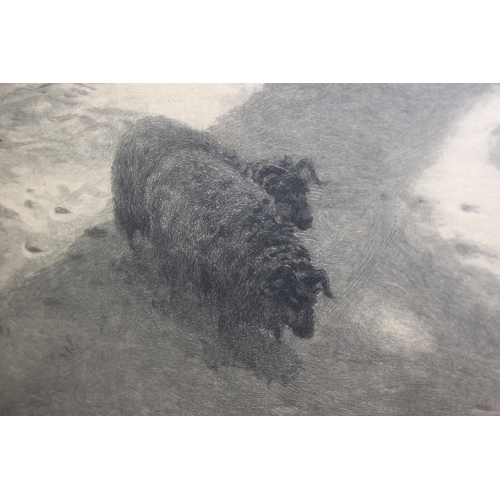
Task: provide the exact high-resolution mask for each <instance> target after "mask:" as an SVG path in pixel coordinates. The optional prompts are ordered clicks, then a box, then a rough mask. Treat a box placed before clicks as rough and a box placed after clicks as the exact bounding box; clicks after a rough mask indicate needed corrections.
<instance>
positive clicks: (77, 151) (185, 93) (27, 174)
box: [0, 84, 260, 288]
mask: <svg viewBox="0 0 500 500" xmlns="http://www.w3.org/2000/svg"><path fill="white" fill-rule="evenodd" d="M258 88H260V85H259V84H206V85H202V84H192V85H180V84H171V85H163V84H155V85H141V84H98V85H78V84H53V85H52V84H43V85H37V84H26V85H24V84H20V85H16V84H8V85H7V84H4V85H2V86H0V140H1V141H0V288H2V287H4V286H5V284H6V283H8V281H9V279H10V278H11V277H12V276H13V275H14V274H15V273H16V271H18V270H19V269H21V268H24V269H25V270H26V271H28V272H32V271H34V270H36V269H39V268H40V267H43V266H45V265H48V264H50V263H52V262H55V260H57V258H58V257H59V256H60V255H61V253H62V252H63V251H64V250H65V249H66V248H68V246H69V245H70V244H71V243H72V242H73V241H74V239H75V238H76V237H77V236H78V235H79V234H81V233H82V232H83V231H84V230H85V228H87V227H88V226H89V225H91V224H96V223H98V222H99V220H100V219H103V218H104V219H109V218H110V214H111V186H110V169H111V163H112V160H113V153H114V150H115V147H116V144H117V141H118V139H119V137H120V134H121V132H122V131H123V129H124V126H125V124H126V122H127V121H131V120H135V119H137V118H138V117H140V116H141V115H144V114H151V113H155V114H163V115H166V116H169V117H170V118H174V119H178V120H181V121H183V122H185V123H188V124H189V125H191V126H193V127H195V128H200V129H202V128H206V127H208V126H210V125H211V124H213V122H214V121H215V120H216V119H217V117H218V116H220V115H222V114H224V113H226V112H227V111H229V110H230V109H231V108H232V107H234V106H236V105H238V104H240V103H242V102H243V101H244V100H245V99H246V98H248V96H249V95H251V94H252V93H253V92H254V91H255V90H257V89H258Z"/></svg>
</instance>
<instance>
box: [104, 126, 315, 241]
mask: <svg viewBox="0 0 500 500" xmlns="http://www.w3.org/2000/svg"><path fill="white" fill-rule="evenodd" d="M138 145H140V147H138ZM190 147H196V148H197V149H203V150H204V151H206V152H207V153H212V154H215V155H217V157H218V158H220V159H221V161H223V162H224V163H227V164H228V165H229V166H230V167H231V168H233V169H235V170H237V171H238V172H240V173H241V174H242V175H244V176H246V177H248V178H250V179H252V180H253V181H254V182H255V183H256V184H258V185H259V186H261V187H262V188H263V189H264V191H266V192H267V193H268V194H269V195H270V196H271V197H272V198H273V199H274V201H275V203H276V208H277V210H278V216H279V218H280V220H281V221H282V222H290V223H292V224H294V225H295V226H296V227H297V228H299V229H302V230H305V229H308V228H310V227H311V225H312V222H313V217H312V215H311V209H310V207H309V203H308V201H307V193H308V192H309V185H310V184H311V183H314V184H318V185H322V184H324V183H322V182H321V181H320V180H319V179H318V176H317V175H316V171H315V169H314V165H313V163H312V161H311V160H310V159H308V158H301V159H300V160H298V161H296V162H294V161H292V159H291V157H289V156H286V157H285V158H284V159H282V160H279V159H277V158H272V159H269V160H261V161H258V162H254V163H250V162H246V161H244V160H243V159H242V158H240V157H239V156H238V154H237V153H236V152H235V151H233V150H231V149H229V148H225V147H223V146H221V145H220V144H219V143H218V142H217V140H216V139H215V138H214V137H212V136H211V135H210V134H208V133H206V132H200V131H197V130H193V129H191V128H190V127H188V126H187V125H184V124H181V123H179V122H176V121H173V120H169V119H167V118H164V117H161V116H158V117H149V118H145V119H143V120H140V121H139V122H137V123H136V124H135V126H134V127H133V128H132V129H131V130H129V131H128V133H126V134H125V136H124V138H123V140H122V142H121V145H120V149H119V151H118V154H117V156H116V159H115V165H116V167H117V168H115V170H116V172H117V176H116V178H115V179H114V180H115V182H116V183H117V185H119V186H121V187H120V190H119V194H118V196H119V201H118V204H119V205H120V206H123V207H125V206H129V207H132V206H133V204H134V203H136V202H137V200H138V199H142V197H143V196H144V187H145V179H147V178H148V177H149V174H150V172H151V171H154V170H155V168H156V166H157V164H158V162H159V161H161V159H162V158H163V157H164V156H165V155H168V154H169V152H170V151H172V150H177V149H183V148H190ZM125 162H126V163H127V164H128V165H129V166H130V168H132V169H136V171H137V181H136V182H134V184H133V185H122V184H123V182H122V180H121V179H120V175H121V172H122V170H121V169H120V168H119V165H121V164H123V163H125ZM118 215H119V216H124V217H125V220H124V221H122V226H124V227H125V225H124V224H123V223H126V222H127V220H129V219H130V218H129V217H127V211H126V210H125V209H124V210H122V213H121V214H118ZM136 223H137V224H138V226H137V227H127V228H126V229H127V231H131V232H132V234H133V232H134V231H135V230H136V229H138V230H139V231H141V233H142V234H143V235H144V236H147V234H148V231H149V226H148V224H149V222H148V220H147V219H144V220H138V221H136ZM127 235H129V233H127ZM129 239H130V240H131V238H130V236H129Z"/></svg>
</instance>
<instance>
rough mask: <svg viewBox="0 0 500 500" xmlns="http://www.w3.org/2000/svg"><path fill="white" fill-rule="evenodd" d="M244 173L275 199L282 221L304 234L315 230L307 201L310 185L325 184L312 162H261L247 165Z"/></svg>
mask: <svg viewBox="0 0 500 500" xmlns="http://www.w3.org/2000/svg"><path fill="white" fill-rule="evenodd" d="M242 173H243V175H245V176H247V177H250V178H251V179H253V180H254V182H256V183H257V184H259V185H261V186H262V187H263V188H264V190H265V191H266V192H267V193H268V194H270V195H271V196H273V197H274V201H275V203H276V207H277V209H278V212H279V216H280V219H281V220H282V221H284V222H291V223H292V224H294V225H295V226H296V227H297V228H298V229H302V230H306V229H309V228H310V227H311V226H312V223H313V216H312V214H311V209H310V207H309V203H308V201H307V193H308V192H309V185H310V184H311V183H314V184H316V185H318V186H324V185H325V184H326V182H322V181H320V180H319V178H318V176H317V174H316V169H315V167H314V163H313V161H312V160H311V159H310V158H300V159H299V160H298V161H296V162H294V161H293V160H292V157H291V156H288V155H287V156H285V157H284V158H283V159H278V158H271V159H268V160H260V161H257V162H254V163H247V164H246V165H245V167H244V169H243V171H242Z"/></svg>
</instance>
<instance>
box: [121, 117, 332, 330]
mask: <svg viewBox="0 0 500 500" xmlns="http://www.w3.org/2000/svg"><path fill="white" fill-rule="evenodd" d="M158 124H159V127H157V126H156V125H158ZM169 134H170V135H169ZM113 193H114V201H115V215H116V220H117V223H118V226H119V227H120V228H121V229H122V230H123V232H124V233H125V234H126V235H127V237H128V239H129V241H130V242H132V239H133V235H134V232H135V231H136V230H138V231H140V232H141V233H142V234H143V235H144V236H146V237H148V238H149V239H150V240H151V243H152V246H153V249H154V252H155V254H156V256H157V258H158V260H159V262H160V263H161V265H162V268H163V270H164V272H165V274H166V277H167V279H168V281H169V283H170V286H171V288H172V292H173V293H174V294H175V292H176V290H178V289H180V288H182V287H184V286H185V284H186V283H188V282H189V283H191V284H192V286H193V289H194V290H195V291H196V292H197V293H198V294H199V295H200V296H201V297H204V298H206V299H207V302H208V304H209V305H210V308H211V310H212V312H213V313H214V316H215V317H216V318H217V319H218V324H219V329H220V330H221V331H227V330H230V329H231V328H232V327H233V326H236V325H242V324H249V325H253V326H255V327H257V328H263V329H265V330H267V331H270V332H272V333H273V334H274V336H275V337H276V339H279V338H280V337H281V334H282V331H283V328H284V327H285V326H288V327H290V328H291V330H292V331H293V333H294V334H295V335H297V336H298V337H302V338H310V337H312V335H313V333H314V310H313V306H314V304H315V302H316V295H317V293H318V292H320V291H321V290H323V291H324V293H325V294H326V295H327V296H328V297H332V293H331V291H330V287H329V282H328V277H327V274H326V272H325V271H324V270H322V269H316V268H314V267H313V265H312V263H311V258H310V255H309V253H308V251H307V250H306V249H305V248H304V247H303V246H302V245H301V244H300V242H299V240H298V238H297V236H296V235H295V234H294V226H293V225H291V224H286V223H283V222H280V221H279V220H278V217H277V212H276V208H275V205H274V202H273V200H272V199H271V198H270V197H269V196H268V195H267V194H266V193H265V192H263V190H262V189H261V188H260V187H259V186H257V185H256V184H255V183H254V182H252V181H251V180H250V179H248V178H246V177H244V176H242V175H241V174H240V173H239V172H238V171H237V169H235V168H234V167H233V166H232V164H231V162H230V161H228V154H227V152H226V151H222V150H221V149H220V148H218V147H217V145H216V143H215V142H213V140H212V139H211V138H210V137H209V136H208V135H206V134H203V133H200V132H194V131H192V130H191V129H189V128H187V127H183V126H181V125H179V124H176V123H174V122H167V121H165V120H160V121H158V120H157V119H148V120H142V121H140V122H138V124H137V125H136V127H135V128H133V129H131V130H130V131H129V132H128V133H127V134H126V135H125V137H124V139H123V142H122V144H121V145H120V147H119V150H118V153H117V156H116V159H115V162H114V164H113Z"/></svg>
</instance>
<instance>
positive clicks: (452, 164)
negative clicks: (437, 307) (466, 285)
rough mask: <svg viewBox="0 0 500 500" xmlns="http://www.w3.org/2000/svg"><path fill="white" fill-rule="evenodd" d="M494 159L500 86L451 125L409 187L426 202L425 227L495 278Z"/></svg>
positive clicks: (499, 197) (498, 241)
mask: <svg viewBox="0 0 500 500" xmlns="http://www.w3.org/2000/svg"><path fill="white" fill-rule="evenodd" d="M499 160H500V86H499V87H496V88H494V89H493V90H492V91H491V92H490V93H488V94H486V95H484V96H483V97H482V98H481V99H480V100H479V101H478V102H477V104H476V105H475V106H474V107H473V108H472V109H471V110H470V111H469V112H468V113H467V114H466V115H465V116H463V117H462V118H461V119H460V120H459V122H458V123H456V124H455V126H454V127H453V129H452V132H451V134H450V135H449V137H448V138H447V140H446V142H445V145H444V147H443V150H442V154H441V157H440V158H439V160H438V161H437V162H436V163H435V164H434V165H433V166H432V167H431V168H429V169H427V170H426V171H425V172H424V173H423V175H422V176H421V178H420V179H418V181H417V182H416V184H415V187H414V192H415V195H416V196H418V197H420V198H422V199H424V200H425V201H426V202H428V203H430V205H431V207H432V212H431V214H432V215H431V217H430V218H429V219H428V223H427V229H430V230H435V231H438V232H439V234H440V235H441V237H442V238H444V239H445V240H449V241H450V242H453V243H454V244H455V245H456V248H457V250H458V251H459V254H460V258H461V260H462V262H463V263H465V264H469V265H474V266H481V267H482V268H485V269H488V270H490V271H491V272H492V273H494V274H496V275H497V276H499V277H500V161H499Z"/></svg>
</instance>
